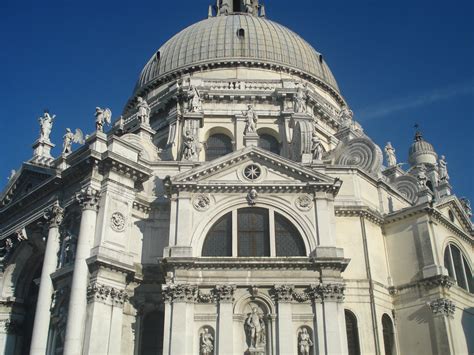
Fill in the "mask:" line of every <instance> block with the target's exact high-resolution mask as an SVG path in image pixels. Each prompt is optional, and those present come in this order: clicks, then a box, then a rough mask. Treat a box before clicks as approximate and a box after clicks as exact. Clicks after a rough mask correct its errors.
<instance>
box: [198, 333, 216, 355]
mask: <svg viewBox="0 0 474 355" xmlns="http://www.w3.org/2000/svg"><path fill="white" fill-rule="evenodd" d="M200 348H201V355H212V354H214V337H213V336H212V334H211V333H209V329H207V328H204V331H203V332H202V333H201V344H200Z"/></svg>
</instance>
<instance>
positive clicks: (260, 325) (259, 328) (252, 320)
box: [245, 307, 266, 349]
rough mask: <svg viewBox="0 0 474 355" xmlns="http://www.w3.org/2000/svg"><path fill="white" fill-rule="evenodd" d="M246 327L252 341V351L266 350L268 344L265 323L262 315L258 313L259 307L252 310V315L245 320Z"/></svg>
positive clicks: (250, 345)
mask: <svg viewBox="0 0 474 355" xmlns="http://www.w3.org/2000/svg"><path fill="white" fill-rule="evenodd" d="M245 327H246V331H247V336H248V338H249V341H250V344H249V347H250V349H258V348H264V347H265V344H266V335H265V322H264V321H263V317H262V315H260V314H259V313H258V308H257V307H253V308H252V313H250V314H249V316H248V317H247V319H246V320H245Z"/></svg>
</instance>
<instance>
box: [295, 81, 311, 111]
mask: <svg viewBox="0 0 474 355" xmlns="http://www.w3.org/2000/svg"><path fill="white" fill-rule="evenodd" d="M296 88H297V89H296V95H295V97H294V107H295V113H306V111H307V105H308V104H307V103H308V87H307V85H305V84H302V83H298V84H297V87H296Z"/></svg>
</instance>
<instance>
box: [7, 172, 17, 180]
mask: <svg viewBox="0 0 474 355" xmlns="http://www.w3.org/2000/svg"><path fill="white" fill-rule="evenodd" d="M15 175H16V170H12V171H11V172H10V176H9V178H8V180H11V179H13V177H14V176H15Z"/></svg>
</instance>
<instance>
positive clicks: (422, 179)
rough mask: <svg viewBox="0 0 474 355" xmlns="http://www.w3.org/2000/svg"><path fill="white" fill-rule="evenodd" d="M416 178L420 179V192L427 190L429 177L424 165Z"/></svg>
mask: <svg viewBox="0 0 474 355" xmlns="http://www.w3.org/2000/svg"><path fill="white" fill-rule="evenodd" d="M416 178H417V179H418V188H419V190H420V191H422V190H425V189H426V188H427V185H426V184H427V182H428V176H426V167H425V166H424V165H421V166H420V168H419V170H418V174H417V175H416Z"/></svg>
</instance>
